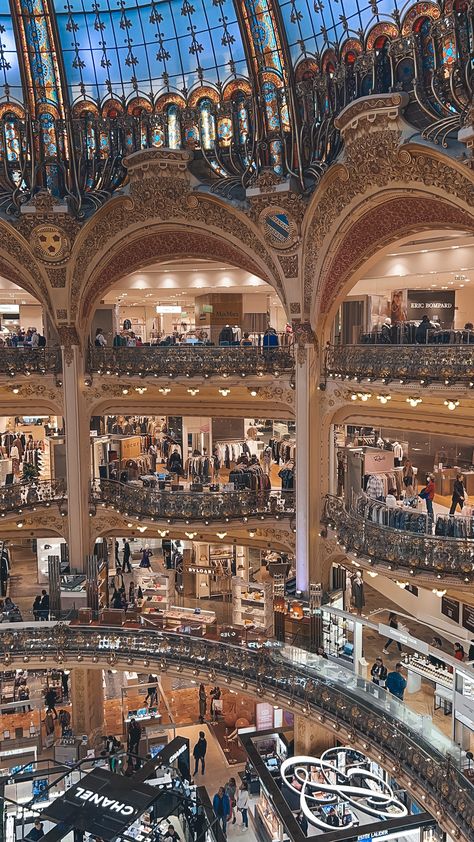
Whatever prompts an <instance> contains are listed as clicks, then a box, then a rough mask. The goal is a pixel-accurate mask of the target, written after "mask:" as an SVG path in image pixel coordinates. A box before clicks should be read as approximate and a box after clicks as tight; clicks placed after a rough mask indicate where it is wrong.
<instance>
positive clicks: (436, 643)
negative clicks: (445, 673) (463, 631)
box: [428, 637, 444, 669]
mask: <svg viewBox="0 0 474 842" xmlns="http://www.w3.org/2000/svg"><path fill="white" fill-rule="evenodd" d="M431 645H432V647H433V649H440V650H442V648H443V643H442V640H441V638H440V637H434V638H433V640H432V641H431ZM428 661H429V662H430V664H432V665H433V666H434V667H436V669H442V668H443V666H444V664H443V661H440V659H439V658H436V657H435V656H434V655H430V656H429V658H428Z"/></svg>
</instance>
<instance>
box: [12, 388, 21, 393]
mask: <svg viewBox="0 0 474 842" xmlns="http://www.w3.org/2000/svg"><path fill="white" fill-rule="evenodd" d="M19 391H20V390H19V388H18V386H14V388H13V389H12V392H13V394H14V395H17V394H18V392H19Z"/></svg>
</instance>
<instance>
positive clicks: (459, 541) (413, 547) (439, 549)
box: [322, 495, 474, 584]
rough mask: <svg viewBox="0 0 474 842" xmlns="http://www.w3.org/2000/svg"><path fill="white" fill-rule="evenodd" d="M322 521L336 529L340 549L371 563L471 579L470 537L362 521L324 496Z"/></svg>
mask: <svg viewBox="0 0 474 842" xmlns="http://www.w3.org/2000/svg"><path fill="white" fill-rule="evenodd" d="M322 520H323V523H326V524H328V525H329V526H331V527H332V528H334V529H335V530H336V532H337V536H338V540H339V543H340V544H341V547H342V549H343V550H345V551H347V552H352V553H354V554H355V555H357V556H362V557H366V558H367V559H368V561H369V563H370V564H371V565H373V566H374V567H376V566H377V565H382V566H384V567H386V568H388V570H400V571H401V572H404V573H405V574H409V575H410V576H416V575H417V574H420V575H422V574H425V576H426V574H430V576H431V578H436V579H446V580H447V581H448V580H452V581H456V582H457V583H459V581H462V582H464V583H466V584H467V583H470V582H473V581H474V540H473V539H472V538H445V537H439V536H437V535H426V534H423V533H421V534H418V533H416V532H409V531H405V530H402V529H394V528H391V527H388V526H382V525H379V524H378V523H372V522H371V521H368V520H364V519H363V518H362V517H361V516H360V515H358V514H357V513H356V512H354V511H349V510H348V509H346V507H345V505H344V502H343V500H341V499H340V498H339V497H333V496H331V495H327V496H326V500H325V506H324V513H323V517H322Z"/></svg>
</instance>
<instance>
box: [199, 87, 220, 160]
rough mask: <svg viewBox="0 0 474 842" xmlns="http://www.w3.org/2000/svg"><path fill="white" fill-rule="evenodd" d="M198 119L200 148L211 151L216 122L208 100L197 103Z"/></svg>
mask: <svg viewBox="0 0 474 842" xmlns="http://www.w3.org/2000/svg"><path fill="white" fill-rule="evenodd" d="M199 117H200V119H199V123H200V131H199V134H200V139H201V146H202V148H203V149H213V147H214V143H215V141H216V121H215V119H214V114H213V113H212V104H211V100H210V99H202V100H201V102H200V103H199Z"/></svg>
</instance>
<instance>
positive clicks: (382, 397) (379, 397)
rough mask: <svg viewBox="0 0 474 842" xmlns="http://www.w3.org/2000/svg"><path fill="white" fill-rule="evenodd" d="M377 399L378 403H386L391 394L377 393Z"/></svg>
mask: <svg viewBox="0 0 474 842" xmlns="http://www.w3.org/2000/svg"><path fill="white" fill-rule="evenodd" d="M377 400H378V401H380V403H384V404H385V403H388V402H389V401H391V400H392V396H391V395H377Z"/></svg>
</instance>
